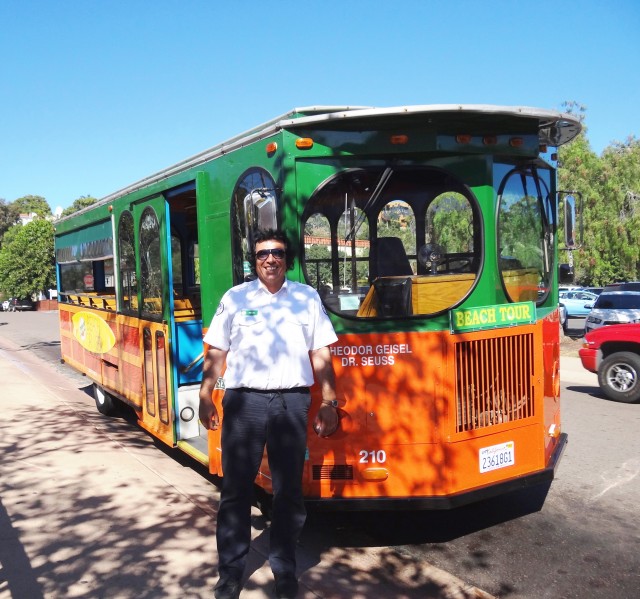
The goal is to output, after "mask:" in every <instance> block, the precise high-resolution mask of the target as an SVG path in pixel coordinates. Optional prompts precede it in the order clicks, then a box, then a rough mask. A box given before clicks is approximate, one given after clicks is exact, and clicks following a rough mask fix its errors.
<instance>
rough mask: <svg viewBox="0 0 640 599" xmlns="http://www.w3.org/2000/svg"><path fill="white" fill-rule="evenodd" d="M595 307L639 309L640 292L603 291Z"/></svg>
mask: <svg viewBox="0 0 640 599" xmlns="http://www.w3.org/2000/svg"><path fill="white" fill-rule="evenodd" d="M593 307H594V308H599V309H600V310H638V309H640V293H602V294H600V296H599V297H598V299H597V301H596V303H595V305H594V306H593Z"/></svg>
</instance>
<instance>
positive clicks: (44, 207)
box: [12, 195, 51, 218]
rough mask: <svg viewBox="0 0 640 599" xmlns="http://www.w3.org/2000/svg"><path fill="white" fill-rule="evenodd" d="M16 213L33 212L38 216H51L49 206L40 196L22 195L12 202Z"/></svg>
mask: <svg viewBox="0 0 640 599" xmlns="http://www.w3.org/2000/svg"><path fill="white" fill-rule="evenodd" d="M12 204H13V206H14V208H15V209H16V210H17V211H18V214H31V213H32V212H35V213H36V214H37V215H38V216H40V217H42V218H44V217H47V216H51V207H50V206H49V204H48V203H47V200H45V199H44V198H43V197H42V196H31V195H29V196H22V197H21V198H18V199H17V200H15V201H14V202H12Z"/></svg>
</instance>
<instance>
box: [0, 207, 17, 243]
mask: <svg viewBox="0 0 640 599" xmlns="http://www.w3.org/2000/svg"><path fill="white" fill-rule="evenodd" d="M19 222H20V212H19V211H18V210H17V209H16V207H15V206H14V205H13V204H7V202H6V201H5V200H3V199H2V198H0V239H2V237H3V236H4V234H5V233H6V232H7V231H8V230H9V229H10V228H11V227H13V225H15V224H17V223H19Z"/></svg>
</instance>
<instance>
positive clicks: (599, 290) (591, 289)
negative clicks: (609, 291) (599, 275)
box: [583, 287, 603, 295]
mask: <svg viewBox="0 0 640 599" xmlns="http://www.w3.org/2000/svg"><path fill="white" fill-rule="evenodd" d="M583 291H588V292H589V293H595V294H596V295H600V294H601V293H602V291H603V287H585V288H584V289H583Z"/></svg>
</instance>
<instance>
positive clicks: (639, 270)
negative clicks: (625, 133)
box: [559, 133, 640, 285]
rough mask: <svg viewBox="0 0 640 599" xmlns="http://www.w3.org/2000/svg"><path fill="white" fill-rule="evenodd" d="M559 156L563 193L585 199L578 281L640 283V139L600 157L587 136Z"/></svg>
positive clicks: (616, 146)
mask: <svg viewBox="0 0 640 599" xmlns="http://www.w3.org/2000/svg"><path fill="white" fill-rule="evenodd" d="M559 158H560V163H561V168H560V170H559V180H560V184H559V187H560V189H564V190H575V191H579V192H580V193H581V194H582V198H583V213H582V218H583V223H584V240H583V244H582V247H581V248H580V249H579V250H577V251H574V253H573V258H574V269H575V275H576V283H579V284H583V285H606V284H607V283H610V282H613V281H623V280H638V279H640V140H638V139H637V138H635V137H629V138H628V139H627V140H626V141H625V142H614V143H613V144H611V145H610V146H608V147H607V148H606V149H605V150H604V152H603V153H602V156H601V157H598V156H597V155H596V154H595V153H594V152H593V151H592V150H591V148H590V147H589V144H588V141H587V139H586V136H585V134H584V133H582V134H581V135H580V136H579V137H578V138H577V139H576V140H575V141H574V142H572V143H571V144H569V145H568V146H565V147H563V148H560V151H559ZM561 260H563V257H562V256H561Z"/></svg>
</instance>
